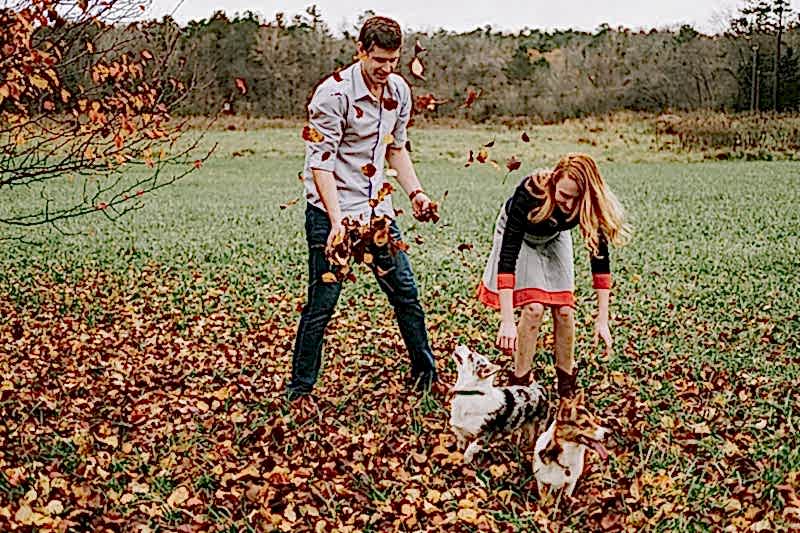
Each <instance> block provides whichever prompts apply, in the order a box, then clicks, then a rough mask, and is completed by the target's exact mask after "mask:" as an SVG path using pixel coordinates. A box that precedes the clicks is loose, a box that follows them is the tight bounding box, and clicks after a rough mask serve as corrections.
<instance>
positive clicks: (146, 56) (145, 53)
mask: <svg viewBox="0 0 800 533" xmlns="http://www.w3.org/2000/svg"><path fill="white" fill-rule="evenodd" d="M139 54H140V55H141V56H142V59H144V60H145V61H152V60H153V54H151V53H150V51H149V50H142V51H141V52H139Z"/></svg>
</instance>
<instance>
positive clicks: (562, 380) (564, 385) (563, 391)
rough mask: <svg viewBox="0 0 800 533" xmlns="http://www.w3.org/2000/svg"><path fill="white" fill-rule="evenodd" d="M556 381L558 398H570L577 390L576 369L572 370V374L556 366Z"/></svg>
mask: <svg viewBox="0 0 800 533" xmlns="http://www.w3.org/2000/svg"><path fill="white" fill-rule="evenodd" d="M556 379H557V380H558V397H559V398H572V397H573V396H575V392H576V391H577V390H578V385H577V380H578V367H577V366H576V367H575V368H573V369H572V374H570V373H569V372H567V371H565V370H562V369H561V368H559V367H558V366H556Z"/></svg>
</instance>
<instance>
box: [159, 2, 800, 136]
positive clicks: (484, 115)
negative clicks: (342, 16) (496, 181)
mask: <svg viewBox="0 0 800 533" xmlns="http://www.w3.org/2000/svg"><path fill="white" fill-rule="evenodd" d="M370 14H371V13H370V12H366V13H364V14H363V15H362V17H361V19H362V20H363V18H365V17H367V16H369V15H370ZM797 22H798V18H797V15H796V14H795V13H793V12H792V10H791V7H790V6H789V3H788V0H772V1H768V2H767V1H763V0H762V1H750V2H747V3H746V4H745V5H744V6H743V7H742V8H741V9H740V11H739V12H738V13H737V15H736V16H735V17H734V18H732V19H731V20H730V21H729V28H728V30H727V31H725V32H721V33H718V34H715V35H706V34H702V33H700V32H698V31H696V30H695V29H694V28H693V27H691V26H688V25H684V26H681V27H679V28H676V29H673V30H651V31H632V30H629V29H626V28H612V27H609V26H607V25H603V26H601V27H600V28H598V29H597V30H596V31H594V32H583V31H575V30H564V31H552V32H545V31H541V30H536V29H525V30H522V31H519V32H516V33H507V32H506V33H504V32H499V31H495V30H493V29H492V28H491V27H489V26H487V27H484V28H479V29H475V30H474V31H471V32H462V33H456V32H452V31H445V30H439V31H436V32H432V33H416V32H409V33H407V34H406V36H405V40H404V49H403V56H402V59H401V69H400V70H401V73H402V74H403V75H404V76H405V77H406V79H407V80H408V81H409V82H410V83H411V85H412V88H413V91H414V95H415V97H416V98H417V99H418V101H417V104H418V108H417V111H418V112H421V113H425V114H428V115H430V116H433V117H461V118H467V119H472V120H476V121H482V120H486V119H489V118H491V117H498V116H534V117H539V118H541V119H543V120H557V119H560V118H565V117H573V116H580V115H586V114H594V113H606V112H610V111H614V110H619V109H631V110H641V111H654V112H661V111H665V110H676V111H677V110H698V109H713V110H722V111H747V110H759V111H769V110H775V111H794V110H797V109H798V107H800V63H799V62H798V57H797V50H798V45H800V31H798V24H797ZM147 31H148V32H153V33H156V34H157V33H162V32H166V33H176V34H180V36H181V37H180V43H179V45H178V50H177V54H176V55H177V56H178V57H180V58H181V60H180V61H179V62H176V63H175V65H174V66H173V67H174V68H175V69H176V70H175V72H174V73H173V75H174V76H175V77H177V78H180V77H182V76H183V77H185V76H186V74H187V73H191V76H192V77H193V80H194V81H195V82H196V84H197V86H198V87H202V90H199V91H195V92H194V93H193V94H189V95H187V97H186V99H185V102H184V104H183V105H182V107H181V109H180V112H182V113H186V114H204V115H207V114H213V113H216V112H217V111H218V110H219V108H220V105H225V106H226V109H227V110H228V111H229V112H232V113H236V114H243V115H250V116H262V117H275V118H277V117H284V118H290V117H302V116H304V114H305V105H306V102H307V99H308V97H309V94H310V92H311V90H312V89H313V87H314V86H315V85H316V83H317V82H318V81H319V80H320V79H322V78H323V77H324V76H327V75H330V74H331V73H332V72H333V71H335V70H336V69H337V68H340V67H342V66H344V65H346V64H349V63H350V62H352V61H353V53H354V41H355V39H356V38H357V27H354V28H352V29H351V30H344V32H343V35H340V36H339V35H334V34H333V32H331V30H330V28H329V27H328V25H327V24H326V23H325V22H324V20H323V19H322V15H321V13H320V11H319V10H318V9H317V8H316V7H315V6H312V7H309V8H308V9H307V10H306V12H305V13H303V14H300V15H296V16H294V17H293V18H292V19H287V18H286V17H285V16H284V15H283V14H280V13H279V14H278V15H277V16H276V17H275V18H274V19H273V20H270V21H265V20H262V19H260V18H259V17H258V16H256V15H254V14H252V13H245V14H243V15H237V16H235V17H233V18H229V17H228V16H226V15H225V14H224V13H222V12H218V13H216V14H215V15H214V16H212V17H211V18H209V19H205V20H200V21H193V22H190V23H188V24H187V25H185V26H183V27H180V26H178V25H177V24H176V23H175V22H174V21H172V20H171V19H169V18H166V19H164V20H162V21H160V22H157V23H152V24H151V25H150V26H149V27H148V30H147ZM160 41H161V42H169V39H164V38H162V39H160ZM418 44H419V46H422V47H423V48H424V49H425V50H426V51H424V52H422V53H421V54H419V56H418V57H419V58H420V59H421V60H422V62H423V64H424V72H423V77H424V79H421V78H419V77H416V76H414V75H413V74H412V73H411V71H410V68H409V61H410V60H411V58H412V57H413V56H414V55H415V46H417V45H418ZM237 79H239V80H240V81H239V85H238V86H237V84H236V80H237ZM242 83H246V90H243V87H242ZM470 91H473V92H477V93H478V94H479V95H480V97H479V98H478V99H477V100H476V101H475V103H474V104H473V105H471V106H468V107H467V106H464V105H463V104H464V102H465V100H466V99H467V97H468V94H469V92H470Z"/></svg>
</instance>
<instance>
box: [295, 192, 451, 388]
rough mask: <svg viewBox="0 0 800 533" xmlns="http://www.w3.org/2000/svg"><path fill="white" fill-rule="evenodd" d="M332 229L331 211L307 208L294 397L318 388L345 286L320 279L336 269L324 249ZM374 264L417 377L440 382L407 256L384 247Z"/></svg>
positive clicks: (397, 231)
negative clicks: (304, 281) (330, 324)
mask: <svg viewBox="0 0 800 533" xmlns="http://www.w3.org/2000/svg"><path fill="white" fill-rule="evenodd" d="M330 229H331V223H330V220H329V219H328V215H327V213H325V211H323V210H321V209H319V208H317V207H314V206H312V205H310V204H308V205H307V207H306V240H307V241H308V276H309V279H308V297H307V300H306V305H305V306H304V307H303V311H302V313H301V314H300V325H299V326H298V328H297V339H296V340H295V346H294V356H293V357H292V379H291V382H290V383H289V386H288V392H289V393H290V394H308V393H310V392H311V389H312V388H313V387H314V383H316V381H317V376H318V374H319V369H320V364H321V363H322V343H323V336H324V334H325V327H326V326H327V325H328V322H329V321H330V319H331V316H332V315H333V311H334V308H335V307H336V302H337V301H338V300H339V293H340V292H341V290H342V284H341V283H324V282H323V281H322V279H321V278H322V275H323V274H324V273H325V272H330V270H331V269H330V264H329V263H328V260H327V259H326V258H325V245H326V243H327V240H328V234H329V233H330ZM390 232H391V235H392V237H393V238H394V239H395V240H400V238H401V234H400V229H399V228H398V227H397V223H396V222H392V224H391V228H390ZM374 264H375V265H377V266H379V267H380V268H381V270H382V271H384V272H385V273H382V275H379V274H378V273H377V270H376V269H375V268H373V269H372V270H373V273H374V274H375V278H376V279H377V280H378V285H379V286H380V288H381V289H382V290H383V292H384V293H386V296H387V297H388V298H389V303H391V304H392V306H393V307H394V312H395V316H396V317H397V324H398V325H399V327H400V334H401V335H402V337H403V341H404V342H405V345H406V348H407V349H408V353H409V355H410V356H411V375H412V378H414V379H417V380H419V382H420V383H422V384H424V385H427V384H428V383H430V382H431V381H435V380H436V364H435V362H434V358H433V353H432V352H431V348H430V346H429V344H428V332H427V329H426V328H425V313H424V311H423V310H422V306H421V305H420V303H419V294H418V291H417V285H416V282H415V281H414V274H413V272H412V271H411V264H410V263H409V261H408V255H406V253H405V252H402V251H398V252H397V254H395V255H394V256H393V255H391V254H390V253H389V251H388V249H385V248H384V249H383V250H382V251H381V252H378V253H376V254H375V257H374ZM386 271H388V272H386Z"/></svg>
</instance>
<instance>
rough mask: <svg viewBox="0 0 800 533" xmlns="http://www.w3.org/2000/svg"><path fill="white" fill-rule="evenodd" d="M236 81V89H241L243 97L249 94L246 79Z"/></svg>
mask: <svg viewBox="0 0 800 533" xmlns="http://www.w3.org/2000/svg"><path fill="white" fill-rule="evenodd" d="M234 81H235V82H236V88H237V89H239V92H240V93H242V95H245V94H247V82H246V81H245V80H244V78H236V79H235V80H234Z"/></svg>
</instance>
